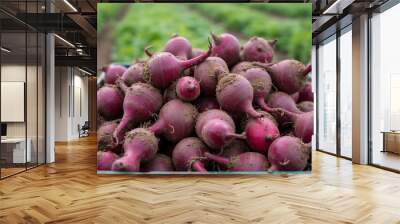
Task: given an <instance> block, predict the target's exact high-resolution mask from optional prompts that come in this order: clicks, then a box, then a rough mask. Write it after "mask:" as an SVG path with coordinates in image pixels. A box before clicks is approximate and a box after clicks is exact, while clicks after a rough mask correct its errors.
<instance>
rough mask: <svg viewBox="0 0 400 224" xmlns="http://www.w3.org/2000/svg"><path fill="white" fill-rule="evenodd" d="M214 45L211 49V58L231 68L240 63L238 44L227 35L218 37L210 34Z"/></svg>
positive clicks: (236, 40)
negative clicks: (217, 58)
mask: <svg viewBox="0 0 400 224" xmlns="http://www.w3.org/2000/svg"><path fill="white" fill-rule="evenodd" d="M211 36H212V38H213V40H214V43H213V47H212V56H217V57H220V58H222V59H224V61H225V62H226V64H227V65H228V66H229V67H231V66H233V65H235V64H236V63H238V62H239V61H240V42H239V40H238V39H237V38H236V37H235V36H233V35H232V34H229V33H223V34H221V35H219V36H217V35H215V34H211Z"/></svg>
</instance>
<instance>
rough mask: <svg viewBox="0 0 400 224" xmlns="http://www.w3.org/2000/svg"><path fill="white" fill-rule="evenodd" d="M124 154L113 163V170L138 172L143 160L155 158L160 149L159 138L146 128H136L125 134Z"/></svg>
mask: <svg viewBox="0 0 400 224" xmlns="http://www.w3.org/2000/svg"><path fill="white" fill-rule="evenodd" d="M124 151H125V153H124V155H123V157H121V158H119V159H118V160H116V161H115V162H114V163H113V165H112V170H115V171H129V172H138V171H139V169H140V163H141V162H147V161H150V160H151V159H153V158H154V156H155V155H156V153H157V151H158V139H157V138H156V137H155V136H154V134H153V133H152V132H150V131H148V130H146V129H144V128H136V129H133V130H132V131H129V132H128V133H127V134H126V136H125V142H124Z"/></svg>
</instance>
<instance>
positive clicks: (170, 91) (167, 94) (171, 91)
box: [163, 81, 178, 103]
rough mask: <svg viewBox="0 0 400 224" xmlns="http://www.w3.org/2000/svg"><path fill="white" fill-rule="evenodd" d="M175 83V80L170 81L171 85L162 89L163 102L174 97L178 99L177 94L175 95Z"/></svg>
mask: <svg viewBox="0 0 400 224" xmlns="http://www.w3.org/2000/svg"><path fill="white" fill-rule="evenodd" d="M176 83H177V82H176V81H175V82H173V83H171V85H170V86H169V87H168V88H166V89H165V90H164V94H163V100H164V103H166V102H168V101H171V100H174V99H178V96H177V95H176Z"/></svg>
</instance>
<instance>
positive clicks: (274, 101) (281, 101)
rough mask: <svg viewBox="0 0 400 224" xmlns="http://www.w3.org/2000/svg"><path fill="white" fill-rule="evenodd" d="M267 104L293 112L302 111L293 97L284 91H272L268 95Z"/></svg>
mask: <svg viewBox="0 0 400 224" xmlns="http://www.w3.org/2000/svg"><path fill="white" fill-rule="evenodd" d="M267 101H268V105H269V106H270V107H272V108H282V109H285V110H288V111H290V112H293V113H302V112H301V111H300V110H299V109H298V108H297V105H296V103H295V102H294V100H293V98H292V97H291V96H290V95H288V94H286V93H284V92H274V93H272V94H270V95H269V97H268V99H267Z"/></svg>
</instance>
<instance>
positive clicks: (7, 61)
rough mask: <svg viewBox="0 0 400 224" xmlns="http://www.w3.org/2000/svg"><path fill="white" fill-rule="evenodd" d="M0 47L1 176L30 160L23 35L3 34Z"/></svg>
mask: <svg viewBox="0 0 400 224" xmlns="http://www.w3.org/2000/svg"><path fill="white" fill-rule="evenodd" d="M1 46H2V48H3V49H7V50H6V51H5V50H1V54H2V55H1V122H2V125H3V133H2V139H1V157H2V170H1V173H2V177H5V176H9V175H11V174H14V173H17V172H20V171H23V170H25V163H26V161H28V162H29V161H30V158H31V151H30V150H28V151H26V146H27V144H26V123H25V89H26V69H27V67H26V33H25V32H19V33H18V32H7V33H5V32H3V33H2V34H1ZM28 149H30V148H29V145H28Z"/></svg>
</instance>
